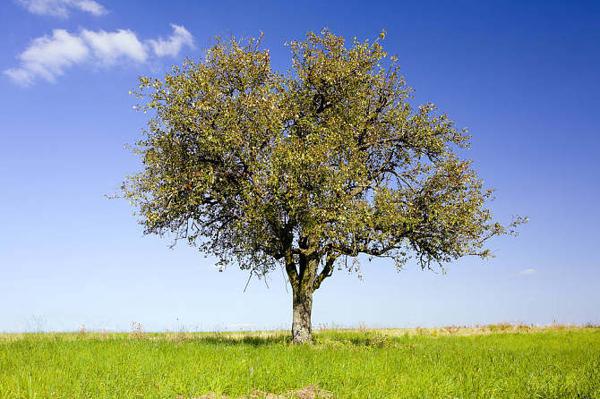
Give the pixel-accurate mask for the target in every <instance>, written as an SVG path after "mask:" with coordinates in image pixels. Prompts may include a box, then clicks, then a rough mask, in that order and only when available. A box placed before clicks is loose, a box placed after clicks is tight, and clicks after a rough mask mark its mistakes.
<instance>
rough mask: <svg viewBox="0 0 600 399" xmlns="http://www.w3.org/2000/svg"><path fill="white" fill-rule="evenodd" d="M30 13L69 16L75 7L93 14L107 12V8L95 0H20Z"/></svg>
mask: <svg viewBox="0 0 600 399" xmlns="http://www.w3.org/2000/svg"><path fill="white" fill-rule="evenodd" d="M18 2H19V3H20V4H21V5H22V6H23V7H25V9H27V11H29V12H30V13H33V14H38V15H52V16H55V17H62V18H67V17H68V16H69V10H71V9H75V10H79V11H83V12H87V13H90V14H92V15H96V16H98V15H103V14H106V8H104V6H103V5H102V4H100V3H98V2H96V1H94V0H18Z"/></svg>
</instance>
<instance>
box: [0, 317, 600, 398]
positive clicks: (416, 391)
mask: <svg viewBox="0 0 600 399" xmlns="http://www.w3.org/2000/svg"><path fill="white" fill-rule="evenodd" d="M220 397H222V398H290V397H297V398H305V399H308V398H316V397H324V398H600V328H598V327H589V328H571V327H557V326H555V327H552V328H543V329H541V328H532V327H527V326H521V327H515V326H508V325H498V326H488V327H484V328H442V329H413V330H352V331H350V330H348V331H343V330H335V331H331V330H330V331H320V332H318V333H317V334H316V343H315V344H314V345H304V346H294V345H291V344H289V343H288V338H287V333H284V332H279V333H247V334H241V333H210V334H209V333H160V334H159V333H142V332H141V331H137V332H132V333H122V334H114V333H89V332H86V333H68V334H67V333H65V334H54V333H47V334H45V333H42V334H4V335H1V334H0V398H1V399H5V398H11V399H12V398H38V399H43V398H69V399H72V398H173V399H175V398H220Z"/></svg>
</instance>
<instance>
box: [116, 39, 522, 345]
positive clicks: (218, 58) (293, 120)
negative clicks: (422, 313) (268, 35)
mask: <svg viewBox="0 0 600 399" xmlns="http://www.w3.org/2000/svg"><path fill="white" fill-rule="evenodd" d="M383 39H384V34H383V33H382V34H381V35H380V36H379V38H378V39H377V40H375V41H374V42H370V41H358V40H356V39H355V40H353V41H352V43H351V45H350V46H348V47H347V46H346V44H345V40H344V39H343V38H342V37H339V36H336V35H334V34H333V33H331V32H329V31H323V32H321V33H320V34H315V33H309V34H308V35H307V37H306V39H305V40H303V41H297V42H292V43H291V45H290V47H291V55H292V69H291V71H290V72H289V73H285V74H283V73H278V72H276V71H274V70H272V69H271V64H270V55H269V51H268V50H264V49H262V48H261V41H260V40H256V39H250V40H245V41H241V40H236V39H232V40H229V41H223V40H217V43H216V44H215V45H214V47H212V48H210V49H209V50H208V51H207V53H206V57H205V59H204V60H203V61H201V62H193V61H189V60H188V61H186V62H185V63H184V64H183V66H181V67H174V68H173V70H172V71H171V72H170V73H168V74H167V75H166V76H165V77H164V79H156V78H148V77H143V78H141V79H140V86H139V90H138V91H137V92H136V94H137V95H138V96H139V98H140V99H141V104H140V109H143V110H144V112H150V113H151V115H152V116H151V118H150V120H149V122H148V129H147V131H146V132H145V136H144V138H143V139H142V140H140V141H139V142H138V144H137V146H136V151H137V152H138V153H139V154H140V155H141V157H142V161H143V166H144V167H143V170H142V171H141V172H140V173H139V174H137V175H134V176H132V177H130V178H128V179H127V180H126V181H125V183H124V185H123V192H124V195H125V197H127V198H128V199H129V200H130V201H131V202H132V203H133V204H134V205H135V206H136V208H137V209H138V212H139V216H140V218H141V223H142V224H143V225H144V226H145V233H155V234H161V235H162V234H164V233H170V234H172V235H173V236H174V237H175V240H176V241H177V240H179V239H185V240H187V241H188V242H189V244H191V245H194V246H197V247H198V248H199V249H200V250H201V251H202V252H204V253H207V254H211V255H213V256H216V257H217V259H218V260H219V261H218V262H219V265H220V266H222V267H224V266H225V265H227V264H236V265H238V266H239V267H241V268H242V269H246V270H248V271H250V273H253V274H256V275H258V276H263V275H264V274H266V273H268V272H270V271H272V270H274V269H275V268H276V267H278V266H281V267H283V268H284V269H285V271H286V272H287V276H288V278H289V283H290V285H291V287H292V292H293V324H292V337H293V341H294V342H306V341H310V340H311V339H312V336H311V311H312V299H313V293H314V292H315V290H317V289H319V288H320V287H321V286H322V284H323V282H324V281H325V280H326V279H327V278H329V277H331V276H332V274H333V273H334V271H335V270H336V269H339V268H343V267H348V266H347V265H348V259H350V260H351V262H350V266H349V267H350V268H354V265H355V263H354V262H356V261H357V260H358V258H359V257H360V256H367V257H369V258H371V257H385V258H390V259H392V260H393V261H394V262H395V265H396V266H397V267H401V266H402V265H403V264H404V262H406V260H407V259H408V258H409V257H410V256H411V255H412V256H415V258H416V260H417V261H418V263H419V265H420V266H421V267H422V268H432V267H433V266H436V265H440V266H442V265H443V264H444V263H446V262H449V261H451V260H454V259H457V258H460V257H462V256H466V255H477V256H481V257H486V256H489V255H490V252H489V250H487V249H485V247H484V242H485V241H486V240H487V239H489V238H490V237H493V236H497V235H502V234H507V233H510V232H511V231H513V227H514V226H516V225H517V224H519V223H521V222H522V221H523V220H522V219H516V220H515V221H514V222H513V223H511V224H510V225H508V226H502V225H500V224H499V223H496V222H494V221H493V220H492V215H491V213H490V210H489V209H488V208H487V207H486V203H487V200H488V199H490V196H491V194H492V192H491V191H490V190H485V189H484V188H483V185H482V182H481V180H480V179H479V178H478V177H477V175H476V173H475V171H474V170H473V169H472V166H471V162H470V161H467V160H463V159H461V157H460V156H459V151H462V149H463V148H466V147H467V146H468V142H469V138H468V136H467V135H466V132H465V131H459V130H457V129H456V128H455V126H454V123H453V122H452V121H451V120H450V119H449V118H448V117H447V116H446V115H445V114H439V113H438V112H437V111H436V108H435V107H434V105H432V104H425V105H422V106H420V107H418V108H416V109H415V108H413V107H412V106H411V104H410V103H409V100H410V98H411V89H410V88H409V87H407V86H406V84H405V81H404V78H403V77H402V76H401V75H400V74H399V69H398V65H397V60H396V58H395V57H388V55H387V54H386V52H385V51H384V49H383V47H382V45H381V42H382V41H383Z"/></svg>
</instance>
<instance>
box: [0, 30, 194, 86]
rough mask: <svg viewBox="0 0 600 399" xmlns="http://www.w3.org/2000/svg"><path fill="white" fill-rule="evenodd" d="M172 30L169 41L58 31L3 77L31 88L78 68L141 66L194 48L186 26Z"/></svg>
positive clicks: (119, 32) (122, 33)
mask: <svg viewBox="0 0 600 399" xmlns="http://www.w3.org/2000/svg"><path fill="white" fill-rule="evenodd" d="M172 27H173V34H172V35H171V36H170V37H169V38H168V39H162V38H158V39H150V40H146V41H141V40H139V39H138V37H137V35H136V34H135V33H134V32H132V31H131V30H128V29H120V30H117V31H115V32H106V31H103V30H100V31H90V30H83V31H81V33H79V34H75V33H69V32H67V31H66V30H64V29H56V30H54V31H52V35H51V36H42V37H39V38H37V39H34V40H33V41H32V42H31V44H30V45H29V46H28V47H27V48H26V49H25V50H24V51H23V52H22V53H21V54H20V55H19V56H18V57H17V58H18V60H19V62H20V65H19V66H18V67H16V68H11V69H7V70H5V71H4V74H5V75H7V76H8V77H9V78H10V79H12V80H13V81H14V82H15V83H17V84H20V85H22V86H29V85H31V84H33V83H34V82H35V81H36V80H37V79H43V80H46V81H49V82H53V81H55V80H56V78H57V77H58V76H61V75H63V74H64V72H65V70H66V69H68V68H70V67H73V66H75V65H83V64H87V65H102V66H106V67H108V66H112V65H115V64H118V63H121V64H123V62H124V61H133V62H136V63H139V64H142V63H144V62H146V61H148V60H149V58H150V56H151V54H152V53H153V54H154V55H155V57H165V56H176V55H178V54H179V52H180V51H181V49H182V48H183V47H184V46H188V47H192V46H193V37H192V35H191V34H190V33H189V32H188V31H187V30H186V29H185V28H184V27H183V26H178V25H172Z"/></svg>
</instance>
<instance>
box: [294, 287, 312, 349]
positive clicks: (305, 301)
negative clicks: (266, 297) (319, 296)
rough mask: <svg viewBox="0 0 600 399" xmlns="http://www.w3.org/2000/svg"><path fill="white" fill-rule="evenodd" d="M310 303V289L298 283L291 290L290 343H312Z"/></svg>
mask: <svg viewBox="0 0 600 399" xmlns="http://www.w3.org/2000/svg"><path fill="white" fill-rule="evenodd" d="M312 301H313V288H312V287H309V286H308V285H307V284H302V283H300V284H298V287H295V288H293V320H292V342H293V343H295V344H303V343H308V342H312V322H311V315H312Z"/></svg>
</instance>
